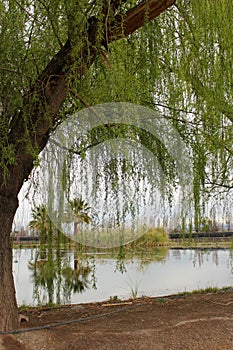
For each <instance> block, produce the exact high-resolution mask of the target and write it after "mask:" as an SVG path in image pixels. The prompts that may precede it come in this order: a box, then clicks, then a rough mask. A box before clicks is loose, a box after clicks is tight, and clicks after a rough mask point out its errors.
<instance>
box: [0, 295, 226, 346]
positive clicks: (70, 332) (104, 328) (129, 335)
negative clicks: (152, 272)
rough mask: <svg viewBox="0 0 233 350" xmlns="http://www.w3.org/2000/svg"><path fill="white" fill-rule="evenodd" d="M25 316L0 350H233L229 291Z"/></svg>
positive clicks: (33, 312)
mask: <svg viewBox="0 0 233 350" xmlns="http://www.w3.org/2000/svg"><path fill="white" fill-rule="evenodd" d="M24 315H27V316H28V317H29V322H23V323H22V324H21V330H24V331H25V330H27V331H26V332H24V333H19V334H14V335H0V350H5V349H7V350H10V349H11V350H15V349H16V350H43V349H49V350H55V349H56V350H57V349H62V350H78V349H82V350H85V349H88V350H92V349H93V350H107V349H111V350H121V349H126V350H137V349H145V350H149V349H156V350H162V349H164V350H169V349H171V350H173V349H174V350H181V349H182V350H189V349H190V350H196V349H197V350H205V349H206V350H215V349H219V350H220V349H221V350H224V349H226V350H231V349H232V350H233V290H232V289H231V290H230V291H227V292H226V291H225V292H223V291H221V292H217V293H204V294H192V295H186V296H181V295H178V296H172V297H165V298H140V299H136V300H129V301H127V302H125V301H124V302H116V303H113V302H110V301H108V302H106V303H95V304H82V305H70V306H65V307H61V308H56V309H50V310H49V309H41V310H39V309H33V310H31V311H27V312H24ZM48 325H50V327H47V326H48ZM43 326H46V327H47V328H43ZM34 327H37V330H36V329H34V330H30V331H29V328H34ZM38 328H40V329H38Z"/></svg>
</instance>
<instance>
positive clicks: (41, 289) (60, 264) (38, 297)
mask: <svg viewBox="0 0 233 350" xmlns="http://www.w3.org/2000/svg"><path fill="white" fill-rule="evenodd" d="M47 253H48V252H47ZM66 254H67V252H65V254H64V256H63V257H62V256H61V255H62V254H61V252H60V254H59V255H58V256H57V258H58V259H56V258H55V255H56V254H51V252H49V253H48V254H47V259H38V256H39V254H37V256H36V258H35V261H34V262H32V261H30V262H29V264H28V267H29V269H30V270H31V271H32V272H33V274H32V277H33V280H34V299H35V301H36V304H38V305H39V304H44V303H48V304H50V305H51V304H60V303H61V294H62V296H63V298H64V299H65V300H63V302H69V300H70V298H71V294H72V293H81V292H83V291H84V290H85V289H87V288H88V286H89V283H90V281H89V274H90V272H91V268H90V266H89V265H88V263H87V262H84V261H81V260H80V261H78V260H77V259H74V268H72V267H71V266H70V262H69V260H67V255H66ZM54 258H55V259H54ZM55 291H56V292H57V293H56V297H55V293H54V292H55Z"/></svg>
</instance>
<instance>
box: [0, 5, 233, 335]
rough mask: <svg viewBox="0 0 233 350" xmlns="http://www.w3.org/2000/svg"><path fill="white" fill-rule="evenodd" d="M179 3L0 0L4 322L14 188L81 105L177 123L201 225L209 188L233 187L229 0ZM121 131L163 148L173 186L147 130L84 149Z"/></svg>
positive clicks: (11, 318) (12, 319) (0, 302)
mask: <svg viewBox="0 0 233 350" xmlns="http://www.w3.org/2000/svg"><path fill="white" fill-rule="evenodd" d="M174 3H175V1H174V0H147V1H142V2H139V1H134V0H132V1H131V0H129V1H128V0H127V1H124V0H123V1H118V0H117V1H115V0H112V1H105V0H99V1H92V0H90V1H89V2H84V1H81V2H80V1H79V2H77V1H69V2H66V1H59V0H50V1H43V0H40V1H33V0H32V1H22V0H19V1H14V0H8V1H2V2H1V4H0V58H1V60H0V62H1V64H0V81H1V84H0V130H1V139H0V280H1V288H0V311H1V318H0V330H8V329H11V328H15V327H17V322H18V317H17V303H16V298H15V289H14V283H13V277H12V253H11V243H10V232H11V227H12V222H13V219H14V215H15V212H16V210H17V207H18V199H17V196H18V193H19V191H20V189H21V187H22V186H23V183H24V181H25V180H27V179H28V178H29V176H30V174H31V171H32V169H33V168H34V167H35V166H36V165H37V164H38V155H39V154H40V152H41V151H42V150H43V149H44V147H45V146H46V144H47V141H48V139H49V137H50V135H51V133H53V131H54V130H55V129H56V128H57V126H58V125H59V124H60V123H61V122H62V121H64V120H65V118H67V116H68V115H70V114H72V113H73V112H74V111H77V110H78V109H81V108H83V107H84V106H85V107H89V106H91V105H94V104H97V103H104V102H111V101H126V102H132V103H134V104H135V103H136V104H141V105H144V106H149V107H150V108H153V109H156V110H158V111H159V112H160V113H161V114H162V115H163V116H164V117H165V118H166V119H167V120H170V121H171V123H172V125H173V126H174V127H175V128H176V129H177V130H178V131H179V132H180V135H181V136H182V138H183V140H184V141H185V142H187V144H189V145H190V146H191V156H192V157H193V171H194V184H193V192H194V208H195V212H196V213H197V214H196V222H197V224H198V220H199V216H200V208H201V207H200V206H201V200H202V194H201V193H202V191H203V190H204V191H206V190H207V189H209V188H211V187H213V188H216V187H218V188H219V187H220V188H223V189H227V190H228V191H230V190H231V189H232V178H231V176H232V152H233V151H232V134H233V130H232V120H233V117H232V89H233V85H232V74H233V73H232V67H231V62H232V58H233V57H232V55H233V54H232V51H233V49H232V45H231V41H230V39H231V38H232V34H233V33H232V31H233V29H232V25H231V24H232V23H231V22H232V15H233V13H232V12H233V7H232V0H207V1H205V2H203V1H201V0H190V1H184V0H178V1H177V2H176V4H175V5H174ZM160 14H161V16H159V15H160ZM158 16H159V17H158ZM155 18H156V20H155V21H153V20H154V19H155ZM117 128H118V129H120V131H119V130H118V132H117V130H116V129H117ZM106 129H107V130H108V131H107V133H106ZM126 129H127V128H126ZM122 130H123V132H124V133H127V137H129V135H130V136H131V137H132V139H133V140H135V139H136V140H137V141H140V142H141V143H142V144H143V146H145V147H148V148H149V149H151V150H152V151H153V152H155V153H156V154H157V155H158V159H159V160H160V161H161V166H162V169H163V173H164V174H165V178H166V180H167V181H168V182H169V180H170V183H171V184H174V181H175V179H176V173H175V170H176V169H175V170H174V171H172V169H173V166H172V164H173V163H172V159H170V157H169V154H168V153H167V152H166V149H164V147H163V145H162V144H161V142H159V141H156V140H154V139H153V138H154V137H153V135H151V134H150V133H147V132H145V131H143V130H140V128H139V129H137V130H135V129H134V128H132V127H131V128H128V129H127V130H125V131H124V127H123V126H122V125H121V126H119V125H118V126H116V125H111V123H110V125H108V126H107V128H103V127H100V128H97V130H96V132H95V131H93V132H91V134H90V135H88V136H87V137H84V149H83V150H82V149H81V153H80V154H81V155H82V151H83V152H84V153H85V151H86V148H90V147H91V146H92V143H93V140H94V142H101V140H103V137H105V139H106V138H108V137H111V134H112V132H114V133H115V136H116V137H118V136H119V135H120V134H121V133H122ZM85 142H86V143H85ZM82 144H83V143H82ZM79 152H80V150H79ZM122 166H125V165H124V164H123V165H122ZM174 168H175V167H174ZM112 169H113V171H112V172H111V171H110V176H111V178H112V180H113V184H116V182H115V180H116V175H115V173H116V169H117V166H116V165H115V166H114V164H113V167H112ZM124 169H125V168H124ZM129 169H132V168H130V167H129ZM123 172H124V173H127V171H125V170H124V171H123ZM128 173H130V170H129V172H128ZM132 175H133V171H132ZM208 186H209V187H208Z"/></svg>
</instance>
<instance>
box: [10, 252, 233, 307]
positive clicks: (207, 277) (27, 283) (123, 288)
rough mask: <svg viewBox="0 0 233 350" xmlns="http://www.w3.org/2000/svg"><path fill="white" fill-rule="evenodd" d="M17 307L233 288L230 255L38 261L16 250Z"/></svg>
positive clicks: (65, 256) (64, 255)
mask: <svg viewBox="0 0 233 350" xmlns="http://www.w3.org/2000/svg"><path fill="white" fill-rule="evenodd" d="M13 254H14V257H13V261H14V262H13V272H14V279H15V285H16V295H17V300H18V304H19V305H22V304H27V305H28V304H30V305H38V304H45V303H48V302H50V303H62V304H65V303H83V302H94V301H103V300H107V299H109V298H110V297H112V298H113V297H115V298H116V297H118V298H121V299H124V298H129V297H132V296H134V297H135V296H142V295H144V296H164V295H169V294H174V293H178V292H184V291H192V290H196V289H204V288H207V287H218V288H221V287H224V286H233V251H232V250H229V249H224V250H223V249H215V250H200V249H185V250H182V249H161V250H160V249H157V250H155V251H153V252H151V253H150V254H148V253H145V252H144V253H143V254H140V255H135V256H133V255H132V256H131V257H130V258H128V257H127V255H126V257H124V258H122V257H119V256H118V257H117V256H115V257H110V256H106V254H105V255H102V254H94V253H93V254H88V255H86V256H85V258H84V257H81V258H80V257H78V258H77V255H76V254H75V253H74V252H73V251H63V252H60V254H59V257H57V256H56V254H55V253H53V254H52V257H51V256H50V263H48V260H49V258H48V257H47V258H46V259H39V258H38V256H39V253H38V250H37V249H15V250H14V251H13Z"/></svg>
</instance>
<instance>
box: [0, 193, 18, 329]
mask: <svg viewBox="0 0 233 350" xmlns="http://www.w3.org/2000/svg"><path fill="white" fill-rule="evenodd" d="M17 206H18V201H17V198H16V197H15V198H14V199H13V198H4V197H0V232H1V234H0V330H1V331H5V330H8V329H16V328H17V327H18V309H17V303H16V298H15V287H14V280H13V274H12V248H11V238H10V232H11V227H12V222H13V219H14V215H15V212H16V209H17Z"/></svg>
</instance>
